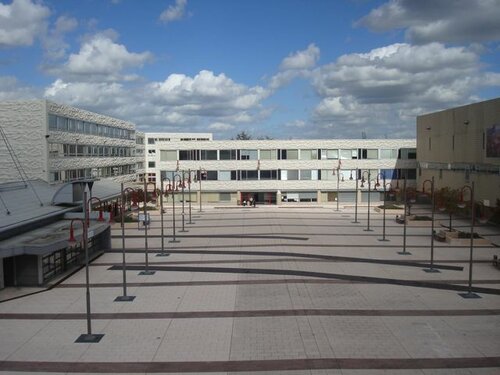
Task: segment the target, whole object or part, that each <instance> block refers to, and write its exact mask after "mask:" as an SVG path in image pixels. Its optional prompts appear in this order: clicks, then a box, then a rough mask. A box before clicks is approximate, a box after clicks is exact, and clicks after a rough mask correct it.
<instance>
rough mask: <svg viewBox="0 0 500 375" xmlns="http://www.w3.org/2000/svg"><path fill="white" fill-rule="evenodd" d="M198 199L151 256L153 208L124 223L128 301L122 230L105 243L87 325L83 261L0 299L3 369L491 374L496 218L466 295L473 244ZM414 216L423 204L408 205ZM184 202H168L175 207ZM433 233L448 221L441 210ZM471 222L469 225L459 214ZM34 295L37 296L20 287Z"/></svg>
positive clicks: (499, 327)
mask: <svg viewBox="0 0 500 375" xmlns="http://www.w3.org/2000/svg"><path fill="white" fill-rule="evenodd" d="M335 208H336V207H335V206H334V205H333V206H329V205H324V206H312V205H311V206H309V205H303V206H300V205H297V206H293V207H285V206H257V207H256V208H246V207H213V206H212V207H203V212H198V207H196V208H195V207H193V210H192V216H193V217H192V220H193V222H194V223H193V224H188V221H189V217H188V216H187V215H186V216H185V219H186V220H185V225H184V226H185V229H186V231H185V232H180V230H182V221H181V216H180V215H178V216H177V218H176V227H177V233H176V239H177V240H179V242H176V243H171V242H169V241H170V240H172V217H171V210H170V207H169V208H168V209H167V212H166V214H165V226H164V231H165V238H164V248H165V251H166V252H168V254H169V256H156V255H157V254H158V253H160V252H161V236H160V233H161V228H160V215H159V211H154V212H153V214H152V223H151V227H150V228H149V230H148V250H149V258H148V261H149V262H148V269H149V270H150V271H155V273H154V274H153V275H139V272H140V271H143V270H144V269H145V251H144V249H145V241H144V233H145V232H144V230H143V229H142V230H139V229H138V227H137V223H128V224H126V248H127V253H126V262H127V272H126V275H127V284H128V289H127V292H128V295H131V296H135V299H134V300H133V301H131V302H114V299H115V298H116V297H117V296H120V295H122V294H123V288H122V252H121V248H122V237H121V228H120V225H119V224H117V225H114V226H113V228H112V249H109V250H108V251H106V252H105V253H104V254H103V255H102V256H100V257H99V258H97V259H95V260H94V261H93V262H92V264H91V266H90V282H91V309H92V333H96V334H104V336H103V337H102V339H101V341H100V342H98V343H75V340H76V339H77V338H78V336H79V335H80V334H82V333H86V332H87V321H86V314H85V312H86V304H85V302H86V296H85V269H81V270H79V271H78V272H76V273H74V274H73V275H71V276H70V277H68V278H66V279H65V280H63V281H62V282H61V283H60V284H58V285H56V286H55V287H53V288H52V289H50V290H47V291H40V292H39V293H34V294H31V295H28V296H25V297H22V298H16V299H12V300H9V301H6V302H2V303H0V337H1V339H0V357H1V361H0V373H5V374H21V373H33V372H37V373H43V374H56V373H57V374H60V373H87V374H88V373H114V374H125V373H130V374H145V373H169V374H171V373H174V374H175V373H178V374H181V373H195V374H196V373H210V374H235V373H237V374H254V373H255V374H290V375H292V374H297V375H298V374H314V375H320V374H343V375H347V374H349V375H354V374H356V375H358V374H359V375H365V374H366V375H372V374H405V375H410V374H411V375H413V374H419V375H421V374H426V375H427V374H436V375H445V374H484V375H486V374H491V375H493V374H499V373H500V319H499V316H500V270H499V269H498V268H495V267H494V266H493V265H492V262H491V260H492V257H493V255H495V254H498V255H500V249H499V248H498V247H496V246H495V244H500V231H499V230H498V227H497V228H495V227H492V226H485V225H483V226H481V225H480V226H479V227H478V228H477V231H478V232H479V233H480V234H482V235H483V236H484V237H485V238H487V239H490V240H491V241H492V243H493V245H488V246H477V247H475V248H474V267H473V291H474V292H476V293H477V294H478V295H479V296H480V297H481V298H472V299H464V298H462V297H461V296H460V295H459V294H458V293H463V292H466V291H467V281H468V276H469V266H468V265H469V246H468V245H463V246H451V245H450V244H448V243H446V242H435V243H434V250H435V253H434V255H435V266H436V269H439V270H440V271H441V272H436V273H427V272H424V270H423V269H424V268H428V263H429V260H430V243H431V237H430V233H431V229H430V228H428V227H413V226H408V227H407V236H406V244H407V246H406V251H407V252H409V253H410V254H409V255H400V254H398V252H401V251H402V250H403V240H404V237H403V225H402V224H398V223H396V221H395V215H394V214H390V213H387V222H386V235H387V239H388V240H389V241H380V239H381V238H382V230H383V220H382V219H383V216H382V213H377V212H374V211H371V213H370V229H372V231H367V230H366V229H367V224H368V223H367V207H366V206H364V207H360V208H359V212H358V219H359V223H353V221H354V207H352V206H348V207H345V206H343V205H341V210H340V211H336V210H335ZM414 209H415V210H416V211H418V210H419V209H420V211H421V212H423V211H424V208H422V207H421V208H418V207H416V208H414ZM178 211H179V208H178V207H177V212H178ZM437 219H438V222H437V224H436V226H437V228H436V229H438V230H439V227H440V223H441V219H442V224H447V222H448V221H447V218H446V216H444V215H442V216H440V215H437ZM453 225H454V226H455V227H458V228H460V229H463V230H464V231H467V230H468V228H469V223H468V222H467V221H465V220H455V221H454V224H453ZM28 291H29V292H33V291H36V289H30V290H28Z"/></svg>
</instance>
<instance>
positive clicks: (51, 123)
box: [49, 115, 57, 130]
mask: <svg viewBox="0 0 500 375" xmlns="http://www.w3.org/2000/svg"><path fill="white" fill-rule="evenodd" d="M49 129H51V130H57V116H56V115H49Z"/></svg>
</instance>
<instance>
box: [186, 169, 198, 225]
mask: <svg viewBox="0 0 500 375" xmlns="http://www.w3.org/2000/svg"><path fill="white" fill-rule="evenodd" d="M191 172H192V171H191V169H188V175H189V176H188V194H189V222H188V224H194V223H193V220H192V219H191ZM200 197H201V195H200Z"/></svg>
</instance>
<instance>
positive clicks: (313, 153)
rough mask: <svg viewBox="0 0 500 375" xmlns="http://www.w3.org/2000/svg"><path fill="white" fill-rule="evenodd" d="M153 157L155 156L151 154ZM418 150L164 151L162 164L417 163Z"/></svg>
mask: <svg viewBox="0 0 500 375" xmlns="http://www.w3.org/2000/svg"><path fill="white" fill-rule="evenodd" d="M151 151H152V152H151V154H153V153H155V152H154V150H151ZM416 157H417V154H416V150H415V149H399V150H398V149H366V148H355V149H269V150H256V149H255V150H236V149H234V150H160V161H176V160H338V159H343V160H347V159H416Z"/></svg>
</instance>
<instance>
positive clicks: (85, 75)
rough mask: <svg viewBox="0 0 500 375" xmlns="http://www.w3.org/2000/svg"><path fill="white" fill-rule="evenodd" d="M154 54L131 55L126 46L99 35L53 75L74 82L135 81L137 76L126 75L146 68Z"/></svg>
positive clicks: (54, 69) (54, 71) (86, 42)
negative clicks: (131, 70)
mask: <svg viewBox="0 0 500 375" xmlns="http://www.w3.org/2000/svg"><path fill="white" fill-rule="evenodd" d="M152 57H153V55H152V54H151V53H150V52H147V51H146V52H141V53H134V52H129V51H128V50H127V48H126V47H125V46H124V45H123V44H118V43H116V42H115V41H114V40H113V39H112V38H111V37H110V36H109V33H108V34H102V33H100V34H96V35H94V36H92V38H90V39H89V40H86V41H84V42H83V44H82V46H81V47H80V51H79V52H78V53H73V54H71V55H70V56H69V58H68V60H67V62H66V63H64V64H63V65H62V66H58V67H56V68H53V69H52V71H51V73H52V74H56V75H59V76H62V77H66V78H68V77H71V79H72V80H83V81H94V80H96V81H103V80H105V81H117V80H126V79H133V78H134V77H135V76H134V75H122V71H123V70H126V69H130V68H138V67H142V66H143V65H144V64H145V63H146V62H148V61H150V60H152Z"/></svg>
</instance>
